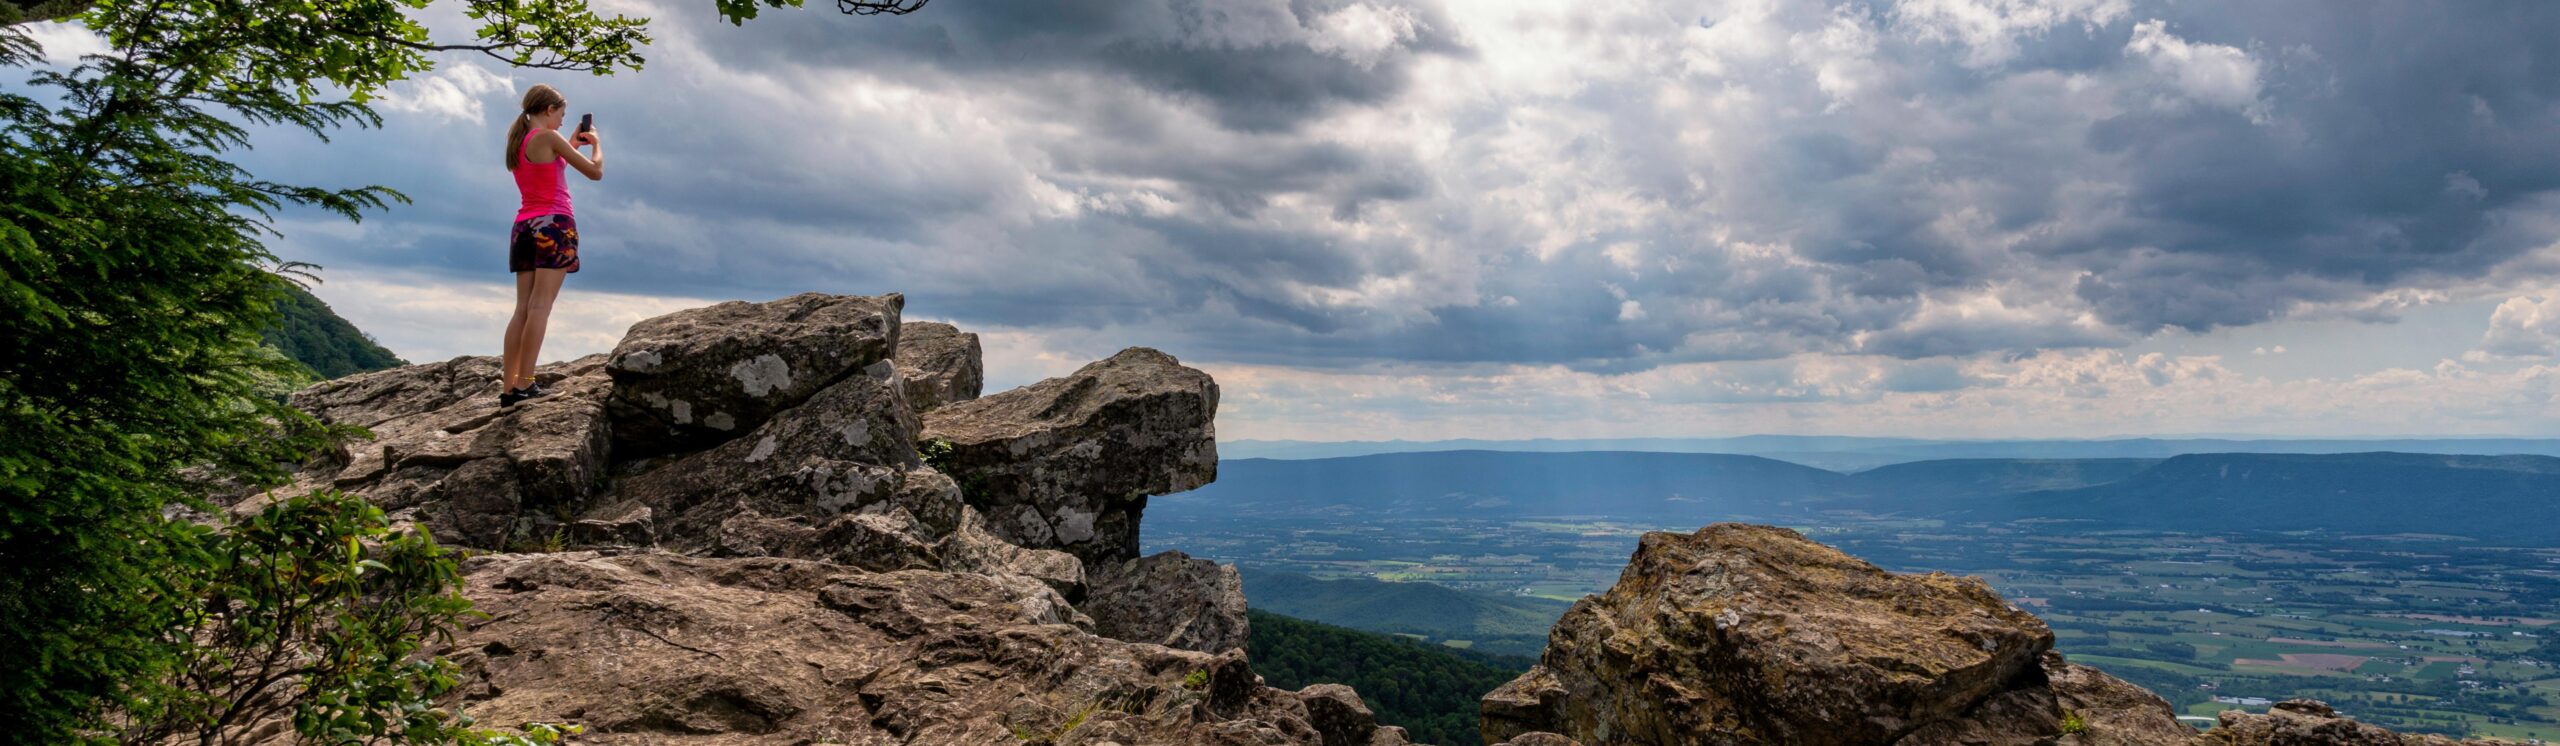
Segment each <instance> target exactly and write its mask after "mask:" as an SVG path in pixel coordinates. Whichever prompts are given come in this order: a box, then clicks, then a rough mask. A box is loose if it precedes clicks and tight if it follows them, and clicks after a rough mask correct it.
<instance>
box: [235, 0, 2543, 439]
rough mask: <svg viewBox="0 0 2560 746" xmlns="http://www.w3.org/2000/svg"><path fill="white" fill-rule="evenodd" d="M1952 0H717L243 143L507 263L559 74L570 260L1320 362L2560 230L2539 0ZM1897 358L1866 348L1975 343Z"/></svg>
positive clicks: (1791, 323)
mask: <svg viewBox="0 0 2560 746" xmlns="http://www.w3.org/2000/svg"><path fill="white" fill-rule="evenodd" d="M1966 4H1967V3H1965V2H1963V0H1933V2H1930V3H1900V2H1886V1H1884V0H1877V1H1875V2H1857V3H1852V4H1849V5H1846V6H1843V7H1834V6H1832V5H1830V4H1826V3H1820V2H1811V1H1808V2H1803V3H1797V4H1793V5H1787V4H1781V5H1779V6H1778V7H1777V8H1776V9H1775V10H1774V11H1773V12H1771V13H1770V14H1768V15H1766V16H1765V17H1763V16H1758V15H1754V13H1755V12H1756V11H1753V10H1752V9H1751V8H1749V7H1738V8H1734V9H1724V8H1713V7H1711V8H1709V9H1708V10H1707V11H1705V12H1706V13H1707V15H1709V16H1710V17H1708V18H1706V19H1703V20H1705V21H1706V23H1704V24H1700V23H1698V22H1697V21H1698V20H1700V19H1698V18H1697V16H1698V15H1699V13H1700V12H1701V11H1699V10H1698V9H1696V8H1691V7H1688V6H1687V5H1686V4H1682V5H1680V6H1677V7H1671V8H1663V9H1650V8H1642V7H1637V6H1632V5H1625V6H1622V5H1607V6H1593V7H1587V8H1581V9H1578V10H1573V11H1570V12H1566V15H1565V16H1564V17H1562V18H1560V19H1556V18H1534V17H1533V18H1510V17H1504V18H1485V16H1488V15H1492V14H1494V13H1495V12H1496V11H1497V10H1498V9H1493V8H1471V7H1468V6H1466V5H1463V4H1458V5H1451V6H1449V7H1445V8H1444V7H1442V6H1441V5H1440V4H1437V3H1430V2H1419V1H1417V2H1379V3H1359V2H1350V1H1348V0H1328V1H1326V2H1287V1H1284V0H1270V1H1269V2H1244V1H1242V0H1236V1H1233V2H1210V1H1208V0H1199V1H1178V0H1159V1H1154V2H1128V3H1044V2H1027V1H1026V2H961V1H959V0H952V1H951V2H948V3H938V4H935V5H932V6H930V7H929V8H928V9H927V10H926V11H925V12H923V13H919V14H916V15H913V16H908V17H901V18H868V19H866V18H853V17H846V16H841V15H838V14H836V13H834V12H833V11H832V10H830V9H826V8H823V7H820V8H812V9H807V10H768V11H766V12H765V17H764V18H760V19H757V20H755V21H751V22H749V23H747V24H746V25H745V26H743V27H738V28H732V27H730V26H728V25H726V24H721V23H717V22H716V21H714V20H713V19H712V18H711V17H710V13H709V9H708V7H707V4H704V3H701V2H699V1H698V0H662V1H661V2H657V3H655V4H653V5H650V6H649V8H648V9H647V10H646V11H645V13H646V14H647V15H650V16H652V17H654V18H655V19H656V20H655V23H656V24H657V26H658V28H659V29H660V30H661V31H660V37H661V41H662V43H661V45H660V46H661V47H662V49H659V50H653V52H652V55H651V58H652V60H653V62H652V65H651V67H649V68H648V69H647V70H645V71H642V72H639V73H633V74H624V75H621V76H616V77H613V78H609V79H589V78H584V77H552V76H544V75H534V74H524V73H519V74H517V77H516V78H515V79H514V80H512V81H508V82H506V83H505V84H504V85H501V86H494V87H492V88H490V89H488V90H477V91H476V92H475V93H473V94H472V95H471V96H469V97H468V98H469V100H472V101H476V102H477V103H478V104H479V105H480V106H481V107H482V111H480V112H479V113H478V115H477V117H476V120H474V119H467V118H462V117H458V116H454V115H451V114H450V113H449V112H448V113H445V114H439V113H437V112H436V111H435V110H433V109H432V108H431V107H424V106H422V105H413V108H412V109H410V110H401V111H394V112H392V114H393V116H392V117H391V119H392V121H391V123H390V126H389V129H388V130H386V131H383V132H379V133H369V134H358V135H355V136H352V137H348V138H343V139H342V140H341V141H340V143H339V144H337V145H332V146H327V147H323V146H319V145H316V144H309V143H307V141H304V140H302V139H301V138H300V136H298V135H296V136H292V137H279V138H266V139H265V140H262V142H261V148H262V149H261V150H260V151H258V153H257V159H256V161H255V162H253V163H252V164H251V165H252V166H253V167H254V168H256V169H257V170H258V171H259V173H260V175H261V176H267V177H270V178H278V179H279V180H284V181H300V182H311V183H320V184H340V185H343V184H347V183H350V182H356V183H366V182H384V183H389V184H391V185H392V186H395V187H398V188H401V189H403V190H404V191H407V192H409V193H410V194H411V195H412V196H414V197H419V198H420V200H419V202H418V204H416V205H414V206H410V207H406V208H402V209H400V210H397V211H394V212H393V213H391V214H390V215H388V216H385V217H383V218H379V219H376V220H374V221H371V222H369V223H367V225H368V226H370V229H369V230H368V231H366V232H365V235H364V236H363V237H361V238H359V239H354V240H342V239H333V238H329V237H327V236H324V235H319V234H314V235H309V236H295V237H293V238H292V239H291V244H292V245H293V246H294V252H295V253H294V254H293V258H302V259H312V260H317V261H320V262H322V263H324V264H329V265H333V266H350V267H362V268H374V269H387V270H399V271H414V272H419V273H425V274H434V275H440V276H447V277H456V278H472V279H489V278H493V277H495V275H494V270H493V269H492V268H493V267H494V266H495V265H494V263H493V262H494V261H495V259H494V258H493V257H494V256H495V255H494V254H493V253H492V252H493V251H494V250H495V247H497V245H498V244H497V242H496V238H495V237H496V236H500V235H502V233H503V230H504V225H503V223H504V221H503V219H502V218H503V217H504V216H505V215H506V214H507V213H508V212H510V210H511V208H512V206H513V205H512V200H513V192H512V186H511V184H510V183H509V182H508V181H507V176H506V174H505V172H503V171H500V170H497V168H496V166H495V164H494V163H493V161H494V156H493V153H494V152H495V150H496V148H497V147H498V146H499V145H500V143H497V142H496V141H497V139H498V137H497V135H496V134H495V133H497V132H500V131H502V130H503V128H504V126H505V124H506V119H507V118H508V117H510V116H512V115H513V113H514V112H513V105H514V104H513V97H514V96H515V95H516V92H517V89H520V88H521V87H522V86H525V85H529V84H531V83H534V82H550V83H554V84H557V85H560V86H561V87H562V88H563V89H564V90H566V91H567V92H568V94H569V96H570V98H571V100H572V106H573V108H575V109H578V110H593V111H596V112H598V113H599V121H600V123H601V124H602V125H603V126H604V127H605V128H606V131H607V132H608V133H609V137H610V138H611V142H610V143H609V146H608V147H609V151H610V153H611V155H610V158H611V159H612V161H613V166H612V176H611V178H609V179H608V180H607V181H606V182H604V183H602V184H585V183H580V184H578V185H576V186H575V187H573V189H575V190H576V192H577V195H578V196H577V199H578V204H579V208H580V214H581V219H582V220H581V222H582V223H586V222H592V223H593V224H594V226H595V227H594V228H593V229H592V230H591V231H590V233H591V234H592V235H594V236H596V238H595V239H594V240H593V241H591V242H590V245H589V249H588V256H589V257H590V258H591V261H592V265H591V267H590V269H589V270H588V271H587V272H586V273H584V274H582V275H581V277H580V282H581V283H582V284H583V285H584V286H588V287H594V288H598V289H605V290H616V291H624V292H632V293H643V294H659V295H682V296H687V297H715V298H716V297H771V296H775V295H781V294H785V293H790V292H797V291H801V290H813V289H814V290H826V291H832V292H884V291H890V290H898V291H904V292H906V293H908V294H909V296H910V299H911V304H912V306H911V307H913V308H915V309H918V312H919V313H920V314H922V315H932V316H937V317H943V318H952V319H955V320H958V321H960V322H962V323H979V324H988V325H1000V326H1006V327H1020V328H1031V329H1059V330H1066V329H1074V328H1100V327H1115V328H1119V329H1124V330H1129V332H1130V334H1132V335H1135V336H1139V337H1143V338H1146V339H1150V340H1161V343H1163V344H1167V345H1172V346H1178V347H1179V348H1180V349H1182V350H1185V351H1188V352H1187V353H1186V358H1188V357H1191V356H1194V355H1197V356H1202V357H1203V358H1204V359H1209V360H1229V361H1246V362H1265V363H1281V364H1290V365H1302V366H1315V367H1335V366H1358V365H1365V364H1371V363H1380V362H1395V361H1420V362H1432V363H1451V364H1465V363H1522V364H1561V365H1565V366H1568V367H1571V368H1574V369H1578V370H1586V371H1603V372H1619V371H1631V370H1640V369H1644V368H1649V367H1654V366H1659V365H1664V364H1670V363H1680V362H1695V361H1735V360H1759V359H1772V358H1785V357H1788V356H1792V355H1797V354H1801V353H1816V354H1825V353H1832V354H1873V355H1883V356H1889V357H1895V358H1911V359H1917V358H1931V357H1940V356H1966V355H1978V354H2010V355H2017V354H2024V353H2031V352H2033V351H2035V350H2040V349H2048V348H2072V347H2106V346H2118V345H2123V344H2127V343H2129V342H2131V341H2132V340H2135V339H2139V338H2140V337H2142V336H2144V335H2147V334H2151V333H2155V332H2157V331H2159V330H2162V329H2169V328H2180V329H2209V328H2214V327H2222V326H2235V325H2247V324H2257V323H2264V322H2269V321H2274V320H2279V319H2284V318H2287V317H2290V316H2294V315H2299V314H2303V313H2313V312H2320V313H2358V312H2361V313H2368V314H2379V315H2384V316H2387V315H2388V313H2389V312H2390V311H2389V309H2390V308H2391V306H2388V305H2387V304H2386V305H2375V304H2372V303H2370V301H2372V299H2374V298H2375V297H2376V296H2379V295H2385V294H2391V293H2399V292H2405V291H2413V290H2415V291H2424V290H2433V289H2441V288H2447V287H2458V286H2463V285H2466V284H2479V283H2491V284H2495V283H2497V282H2500V281H2502V280H2501V277H2502V274H2501V273H2512V272H2516V271H2518V270H2517V269H2516V267H2517V266H2519V265H2517V264H2516V261H2515V260H2516V259H2517V258H2518V257H2520V256H2523V255H2525V254H2526V253H2528V252H2532V251H2536V250H2539V249H2541V248H2542V247H2545V246H2548V245H2550V244H2551V243H2552V241H2553V239H2554V235H2553V230H2552V229H2553V226H2560V220H2553V219H2552V216H2551V215H2550V213H2552V212H2553V211H2554V208H2553V206H2554V205H2560V193H2555V191H2554V190H2555V189H2560V122H2555V121H2554V120H2555V118H2560V114H2555V112H2560V75H2555V74H2553V73H2554V72H2555V69H2554V68H2555V61H2560V58H2555V54H2560V46H2555V45H2560V6H2554V5H2546V4H2534V3H2517V4H2488V3H2478V4H2471V3H2466V4H2371V5H2337V4H2332V3H2325V2H2292V3H2248V4H2222V3H2215V4H2197V3H2165V2H2138V3H2132V4H2130V5H2128V6H2124V10H2123V12H2105V11H2106V9H2108V8H2110V7H2113V6H2108V5H2106V4H2103V3H2098V4H2091V3H2081V4H2072V5H2070V6H2069V7H2068V8H2064V9H2062V10H2058V11H2056V12H2055V13H2054V14H2051V15H2050V16H2045V15H2038V14H2036V13H2028V12H2003V11H2002V10H2001V9H2002V8H2006V9H2007V11H2022V10H2033V9H2037V8H2039V7H2040V6H2041V4H2039V3H2033V2H2028V3H2009V4H1990V5H1986V6H1984V7H1983V8H1978V9H1976V10H1984V11H1986V12H1987V13H1988V14H1987V15H1983V14H1973V15H1965V14H1952V15H1949V14H1934V15H1933V13H1935V11H1934V10H1932V9H1933V8H1942V7H1946V6H1951V5H1966ZM2074 8H2076V9H2078V10H2076V11H2075V10H2072V9H2074ZM1958 17H1961V18H1965V19H1973V18H1979V17H1990V18H1996V19H1999V23H1998V24H1994V26H1996V28H1986V27H1981V26H1977V25H1965V24H1958V23H1955V22H1953V21H1949V20H1947V19H1949V18H1958ZM1968 23H1970V22H1969V21H1968ZM2001 24H2006V25H2001ZM436 28H439V29H440V30H449V29H459V28H461V26H459V25H457V24H454V23H441V25H436ZM1526 55H1547V57H1540V58H1534V59H1531V58H1528V57H1525V56H1526ZM448 64H449V65H461V64H469V63H467V62H465V61H460V60H457V61H454V62H451V63H448ZM447 72H451V71H450V70H449V71H447ZM440 74H441V73H440ZM499 88H505V89H508V90H499ZM413 98H415V96H413ZM270 140H271V141H272V143H269V142H268V141H270ZM351 153H361V154H362V156H361V157H350V154H351ZM2306 309H2310V310H2306ZM2319 309H2348V310H2346V311H2337V310H2329V311H2322V310H2319ZM2355 309H2364V310H2363V311H2356V310H2355ZM2376 309H2379V310H2376ZM1913 365H1918V363H1913ZM1907 370H1908V371H1910V372H1907V373H1898V374H1896V376H1897V377H1896V378H1895V379H1894V380H1893V381H1889V382H1887V385H1888V387H1889V388H1895V389H1896V390H1909V391H1933V390H1938V389H1939V387H1945V386H1954V385H1959V384H1962V383H1965V382H1967V381H1969V380H1971V379H1965V378H1962V377H1960V376H1958V377H1951V376H1950V375H1949V374H1947V373H1946V372H1945V371H1946V370H1952V369H1946V368H1928V367H1915V368H1909V369H1907Z"/></svg>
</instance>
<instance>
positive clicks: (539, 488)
mask: <svg viewBox="0 0 2560 746" xmlns="http://www.w3.org/2000/svg"><path fill="white" fill-rule="evenodd" d="M536 378H537V379H538V380H541V381H543V382H545V384H546V385H548V386H550V387H551V388H552V390H553V391H554V393H553V394H552V395H551V396H547V397H543V398H540V399H534V400H531V401H527V402H524V403H522V404H518V405H515V406H513V407H508V408H504V409H501V408H499V406H498V401H497V398H498V397H497V391H498V360H497V359H496V358H489V357H459V358H454V359H452V360H447V361H444V362H440V363H427V364H422V365H411V366H407V367H402V368H393V369H390V370H382V371H375V372H371V373H364V374H360V375H355V376H349V377H346V378H341V379H337V380H334V381H328V382H324V383H320V384H317V385H314V386H311V387H310V388H306V389H303V390H301V391H297V392H294V394H293V395H292V396H291V398H289V399H288V402H289V403H291V404H292V405H293V406H294V407H296V408H299V409H301V410H303V411H305V412H309V413H311V415H312V416H313V417H315V418H318V419H319V420H320V421H322V422H326V423H330V424H336V425H353V426H357V427H362V428H365V429H366V430H367V431H369V432H370V435H369V436H368V437H365V438H360V439H357V440H354V441H351V442H348V443H345V444H342V445H341V446H340V447H339V448H338V450H337V451H335V452H333V453H330V454H326V455H324V456H322V457H321V458H319V459H316V460H314V461H313V462H311V463H308V464H304V465H302V466H301V467H300V468H299V469H297V470H296V471H295V473H294V479H293V481H292V482H291V483H290V484H288V485H287V486H286V487H284V488H282V489H277V490H273V491H270V492H268V493H265V494H262V495H257V496H252V497H251V498H250V499H247V500H242V501H240V502H238V503H236V504H235V505H234V506H233V507H234V509H235V510H242V511H246V510H254V509H256V508H258V507H261V506H263V505H264V504H266V503H267V502H268V501H270V500H271V499H273V498H276V497H286V496H292V495H299V494H303V493H307V492H310V491H312V490H316V489H323V488H336V489H340V490H344V491H347V492H349V493H352V494H356V495H361V496H363V497H364V498H365V499H367V500H370V501H372V502H374V503H375V504H377V505H380V506H382V507H383V509H384V510H385V511H387V512H389V513H390V514H391V516H392V517H393V519H394V520H397V521H401V522H404V523H413V524H417V525H423V526H425V527H427V528H429V529H430V530H432V531H434V533H435V536H436V538H437V539H439V540H441V541H444V542H446V543H449V544H455V545H460V546H468V547H477V548H483V549H499V548H505V547H508V546H512V545H517V544H523V543H535V542H540V541H542V540H544V539H546V538H548V537H549V536H550V535H551V534H552V533H553V532H554V531H558V530H560V529H561V526H562V524H563V522H565V521H566V520H567V519H568V518H569V517H571V516H573V515H575V514H576V513H578V512H579V511H580V510H582V509H584V508H585V507H586V504H587V502H588V501H589V500H590V499H591V498H592V497H593V496H594V494H595V493H596V491H597V489H598V488H599V486H600V485H601V483H602V481H603V476H604V469H605V455H606V444H607V442H608V440H609V438H610V433H611V428H610V427H609V425H608V423H607V421H606V418H605V400H606V399H607V397H608V396H610V392H611V391H612V382H611V381H609V380H607V379H606V378H605V375H604V361H603V358H602V357H601V356H590V357H586V358H580V359H578V360H573V361H570V362H566V363H555V364H552V365H547V366H542V367H540V368H538V369H536Z"/></svg>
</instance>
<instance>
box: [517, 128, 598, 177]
mask: <svg viewBox="0 0 2560 746" xmlns="http://www.w3.org/2000/svg"><path fill="white" fill-rule="evenodd" d="M595 133H596V132H595V130H588V131H586V132H585V133H582V134H581V135H580V137H581V138H582V139H585V140H587V142H588V143H589V144H592V145H594V146H595V150H596V153H595V156H594V157H589V156H587V155H586V154H584V153H580V152H578V146H576V145H571V144H569V138H566V137H561V136H560V131H559V130H547V131H544V132H543V133H542V134H541V135H540V136H537V137H535V138H534V141H535V142H537V143H540V144H541V145H542V147H544V148H547V149H549V150H550V151H551V152H552V153H554V154H556V155H557V156H558V157H560V158H564V159H567V160H568V161H569V167H570V168H574V169H577V170H578V173H582V174H586V175H587V180H588V181H603V180H604V141H603V138H601V137H587V136H588V135H594V134H595Z"/></svg>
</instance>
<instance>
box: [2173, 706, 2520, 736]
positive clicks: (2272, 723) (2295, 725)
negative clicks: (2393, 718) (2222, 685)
mask: <svg viewBox="0 0 2560 746" xmlns="http://www.w3.org/2000/svg"><path fill="white" fill-rule="evenodd" d="M2217 717H2218V719H2219V720H2220V722H2218V723H2216V724H2215V726H2214V728H2213V729H2212V730H2208V731H2205V732H2204V733H2203V734H2202V735H2199V736H2197V737H2196V738H2195V742H2194V743H2195V746H2467V745H2470V744H2478V745H2479V746H2488V745H2489V744H2491V743H2497V742H2494V741H2457V740H2454V739H2451V738H2446V737H2444V736H2437V735H2421V734H2413V733H2393V732H2391V731H2389V730H2386V729H2383V728H2381V727H2378V726H2373V725H2367V724H2364V723H2359V722H2356V721H2355V720H2353V719H2350V718H2348V717H2347V716H2345V715H2340V714H2338V711H2337V710H2335V709H2331V708H2330V707H2329V705H2328V704H2326V703H2323V702H2320V701H2317V700H2309V699H2290V700H2285V701H2283V702H2278V703H2276V704H2275V706H2274V707H2269V708H2267V711H2266V712H2265V713H2264V714H2259V713H2251V712H2244V711H2241V710H2223V711H2222V713H2221V714H2220V715H2219V716H2217Z"/></svg>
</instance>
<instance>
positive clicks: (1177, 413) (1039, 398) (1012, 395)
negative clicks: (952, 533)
mask: <svg viewBox="0 0 2560 746" xmlns="http://www.w3.org/2000/svg"><path fill="white" fill-rule="evenodd" d="M1217 411H1218V384H1217V382H1215V381H1212V380H1210V378H1209V374H1207V373H1202V372H1200V371H1198V370H1195V369H1192V368H1189V367H1185V366H1183V365H1182V363H1181V361H1178V360H1175V359H1174V358H1173V356H1172V355H1167V354H1164V353H1162V352H1157V351H1155V350H1150V349H1145V348H1137V347H1133V348H1130V349H1127V350H1122V351H1120V353H1119V354H1117V355H1113V356H1111V357H1110V358H1109V359H1106V360H1102V361H1100V362H1096V363H1093V364H1090V365H1086V366H1084V368H1082V369H1079V370H1077V371H1076V372H1075V373H1073V374H1070V375H1067V376H1064V377H1060V378H1052V379H1049V380H1045V381H1041V382H1039V383H1035V384H1031V385H1029V386H1024V387H1022V388H1019V389H1014V390H1012V391H1006V392H1003V393H999V394H993V395H990V396H986V397H983V398H979V399H976V400H972V401H965V402H959V403H956V404H949V405H945V406H943V407H941V408H939V409H935V410H933V411H931V412H927V413H926V414H925V415H924V440H925V441H926V445H925V447H926V448H928V449H931V450H941V449H946V448H947V449H948V450H947V452H944V453H941V454H940V455H937V456H936V458H935V464H936V467H937V468H939V469H941V470H942V471H943V472H944V473H947V474H950V475H951V476H952V478H954V479H957V480H959V482H960V492H961V495H962V497H963V498H964V499H966V500H967V501H968V503H969V504H970V505H971V506H974V507H976V508H977V509H978V511H979V512H981V513H984V514H986V517H987V524H988V527H989V528H990V529H991V530H993V531H994V532H995V534H996V535H997V536H1001V537H1004V539H1005V540H1006V541H1010V542H1013V543H1015V544H1019V545H1022V546H1025V547H1031V548H1035V549H1061V550H1065V551H1066V552H1068V553H1070V554H1074V555H1076V557H1077V558H1079V559H1082V560H1084V563H1085V564H1086V565H1087V566H1098V565H1106V564H1112V563H1116V562H1121V561H1124V560H1129V559H1133V558H1135V557H1137V556H1138V519H1139V515H1140V514H1141V513H1142V512H1143V511H1145V510H1146V506H1147V497H1148V496H1151V495H1163V494H1169V493H1173V492H1180V491H1183V490H1188V489H1191V488H1194V487H1198V486H1200V485H1204V484H1208V483H1209V482H1210V481H1211V480H1214V479H1216V478H1217V475H1218V446H1217V432H1216V428H1215V425H1214V424H1213V422H1212V420H1213V418H1214V417H1215V416H1216V415H1217Z"/></svg>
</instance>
